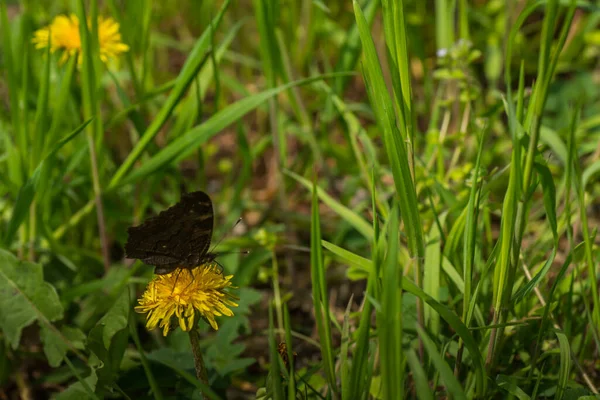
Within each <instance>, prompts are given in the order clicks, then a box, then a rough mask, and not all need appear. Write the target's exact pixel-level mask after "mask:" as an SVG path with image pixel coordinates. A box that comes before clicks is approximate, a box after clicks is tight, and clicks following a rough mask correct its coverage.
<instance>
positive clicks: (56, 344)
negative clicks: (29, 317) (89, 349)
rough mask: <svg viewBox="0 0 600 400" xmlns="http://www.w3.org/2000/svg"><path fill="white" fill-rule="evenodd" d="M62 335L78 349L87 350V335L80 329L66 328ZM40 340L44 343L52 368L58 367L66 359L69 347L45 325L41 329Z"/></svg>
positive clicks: (63, 329) (62, 330) (45, 352)
mask: <svg viewBox="0 0 600 400" xmlns="http://www.w3.org/2000/svg"><path fill="white" fill-rule="evenodd" d="M61 333H62V336H63V337H65V338H66V339H67V340H68V341H69V342H71V343H72V344H73V346H74V347H75V348H76V349H79V350H83V349H84V348H85V344H84V343H85V334H84V333H83V332H82V331H81V330H80V329H78V328H73V327H69V326H64V327H62V329H61ZM40 339H41V340H42V343H44V354H46V358H47V359H48V364H50V366H51V367H58V366H59V365H60V364H61V362H62V360H63V359H64V358H65V355H66V354H67V350H68V349H69V346H67V343H66V342H64V341H63V340H61V337H60V336H59V335H56V333H55V332H54V331H52V330H51V329H48V328H47V327H46V326H44V325H42V327H41V332H40Z"/></svg>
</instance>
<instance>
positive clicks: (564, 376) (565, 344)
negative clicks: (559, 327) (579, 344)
mask: <svg viewBox="0 0 600 400" xmlns="http://www.w3.org/2000/svg"><path fill="white" fill-rule="evenodd" d="M554 333H556V337H557V338H558V345H559V347H560V369H559V371H558V382H557V385H558V387H557V388H556V395H555V396H554V399H555V400H561V399H562V398H563V396H564V393H565V389H566V388H567V383H568V381H569V374H570V372H571V346H570V345H569V339H568V338H567V335H565V334H564V333H563V332H561V331H555V332H554Z"/></svg>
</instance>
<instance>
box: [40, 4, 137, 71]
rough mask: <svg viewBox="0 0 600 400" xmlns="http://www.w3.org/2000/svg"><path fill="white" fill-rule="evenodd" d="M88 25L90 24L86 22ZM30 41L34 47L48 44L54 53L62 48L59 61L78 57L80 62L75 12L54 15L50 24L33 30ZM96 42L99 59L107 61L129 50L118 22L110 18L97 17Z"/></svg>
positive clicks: (41, 47) (79, 41) (79, 43)
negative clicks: (98, 47)
mask: <svg viewBox="0 0 600 400" xmlns="http://www.w3.org/2000/svg"><path fill="white" fill-rule="evenodd" d="M88 26H90V24H89V23H88ZM33 35H34V37H33V40H32V42H33V43H34V44H35V48H36V49H44V48H46V47H48V46H50V51H51V52H52V53H54V52H55V51H57V50H62V51H63V54H62V56H61V58H60V61H59V62H60V63H64V62H65V61H67V60H68V59H69V57H72V56H75V57H77V58H78V60H77V61H78V63H80V64H81V57H80V55H81V37H80V36H79V18H77V16H76V15H75V14H71V15H69V16H66V15H59V16H56V17H55V18H54V19H53V20H52V23H50V25H48V26H46V27H44V28H42V29H39V30H37V31H35V32H34V34H33ZM98 44H99V46H100V59H101V60H102V61H103V62H104V63H107V62H108V61H109V59H116V58H117V56H118V55H119V54H121V53H124V52H126V51H128V50H129V46H127V45H126V44H124V43H123V42H122V41H121V34H120V33H119V24H118V23H117V22H116V21H115V20H114V19H112V18H102V17H99V18H98Z"/></svg>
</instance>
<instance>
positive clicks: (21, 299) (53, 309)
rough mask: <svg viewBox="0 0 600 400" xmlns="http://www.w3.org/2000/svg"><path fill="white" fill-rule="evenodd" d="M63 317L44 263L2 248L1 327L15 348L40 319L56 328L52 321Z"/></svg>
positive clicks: (0, 278) (41, 322) (0, 271)
mask: <svg viewBox="0 0 600 400" xmlns="http://www.w3.org/2000/svg"><path fill="white" fill-rule="evenodd" d="M62 317H63V307H62V305H61V304H60V300H59V298H58V294H57V293H56V290H55V289H54V286H52V285H51V284H49V283H48V282H45V281H44V274H43V271H42V266H41V265H40V264H34V263H30V262H26V261H19V260H18V259H17V258H16V257H15V256H14V255H12V254H11V253H9V252H7V251H5V250H0V328H1V329H2V331H3V332H4V334H5V335H6V338H7V339H8V341H9V343H10V345H11V346H12V348H13V349H16V348H17V346H18V345H19V342H20V340H21V331H22V330H23V328H25V327H27V326H29V325H31V324H32V323H33V322H35V321H39V323H40V324H41V325H42V326H44V327H45V328H48V329H52V330H55V331H56V328H54V327H53V326H52V324H51V321H56V320H59V319H61V318H62ZM56 332H57V331H56Z"/></svg>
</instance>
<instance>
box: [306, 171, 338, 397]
mask: <svg viewBox="0 0 600 400" xmlns="http://www.w3.org/2000/svg"><path fill="white" fill-rule="evenodd" d="M321 240H322V239H321V219H320V216H319V201H318V199H317V183H316V178H315V180H314V181H313V185H312V212H311V225H310V266H311V268H310V277H311V281H312V296H313V307H314V311H315V319H316V322H317V332H318V334H319V342H320V344H321V356H322V358H323V364H324V368H325V376H326V377H327V381H328V383H329V387H330V389H331V390H333V391H336V392H337V384H336V376H335V364H334V358H333V351H334V349H333V344H332V341H331V325H330V311H329V297H328V292H327V281H326V280H325V263H324V262H323V249H322V247H321Z"/></svg>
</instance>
